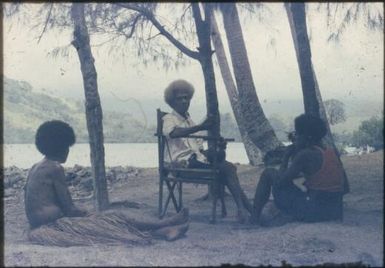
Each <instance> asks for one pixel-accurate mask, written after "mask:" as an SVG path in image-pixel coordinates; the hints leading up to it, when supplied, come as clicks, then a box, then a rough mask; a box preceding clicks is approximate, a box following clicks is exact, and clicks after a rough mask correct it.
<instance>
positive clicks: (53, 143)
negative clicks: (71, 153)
mask: <svg viewBox="0 0 385 268" xmlns="http://www.w3.org/2000/svg"><path fill="white" fill-rule="evenodd" d="M75 141H76V136H75V133H74V130H73V129H72V127H71V126H70V125H68V124H67V123H65V122H63V121H60V120H52V121H46V122H44V123H43V124H41V125H40V126H39V128H38V129H37V131H36V136H35V145H36V148H37V149H38V150H39V152H41V153H42V154H43V155H46V156H56V155H57V154H58V153H61V152H63V151H64V150H66V149H68V148H69V147H70V146H72V145H73V144H74V143H75Z"/></svg>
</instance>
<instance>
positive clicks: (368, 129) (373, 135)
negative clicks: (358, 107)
mask: <svg viewBox="0 0 385 268" xmlns="http://www.w3.org/2000/svg"><path fill="white" fill-rule="evenodd" d="M352 142H353V145H354V146H357V147H359V146H365V145H369V146H372V147H374V148H375V150H379V149H381V148H384V119H383V117H377V116H373V117H372V118H370V119H369V120H365V121H362V123H361V125H360V126H359V128H358V130H356V131H354V132H353V138H352Z"/></svg>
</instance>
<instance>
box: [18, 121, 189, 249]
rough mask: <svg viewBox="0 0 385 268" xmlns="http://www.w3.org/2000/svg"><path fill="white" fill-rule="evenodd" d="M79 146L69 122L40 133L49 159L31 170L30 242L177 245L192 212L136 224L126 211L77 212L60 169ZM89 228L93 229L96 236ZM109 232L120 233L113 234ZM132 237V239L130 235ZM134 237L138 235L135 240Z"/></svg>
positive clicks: (42, 128)
mask: <svg viewBox="0 0 385 268" xmlns="http://www.w3.org/2000/svg"><path fill="white" fill-rule="evenodd" d="M74 143H75V133H74V131H73V129H72V127H71V126H69V125H68V124H67V123H65V122H62V121H59V120H53V121H47V122H45V123H43V124H42V125H41V126H40V127H39V128H38V130H37V133H36V137H35V144H36V147H37V149H38V150H39V151H40V152H41V153H42V154H43V155H44V156H45V157H44V158H43V159H42V160H41V161H40V162H38V163H36V164H34V165H33V166H32V168H31V169H30V171H29V173H28V178H27V183H26V187H25V198H24V202H25V212H26V215H27V219H28V222H29V224H30V227H31V230H30V232H29V238H30V240H32V241H33V242H36V243H40V244H45V245H59V246H60V245H63V243H62V244H61V243H60V240H62V241H63V240H65V241H66V242H65V243H64V244H65V245H87V244H90V243H94V242H98V241H107V242H114V241H115V242H116V241H121V242H132V241H133V240H135V241H136V242H138V240H145V241H147V242H148V241H149V239H150V238H151V237H155V238H161V239H166V240H175V239H177V238H179V237H180V236H182V235H183V234H184V233H185V232H186V231H187V229H188V210H187V209H184V210H182V211H180V212H179V213H178V214H177V215H175V216H173V217H170V218H168V219H164V220H159V221H155V222H143V221H138V220H135V219H132V218H130V217H128V216H126V215H125V214H124V213H123V212H116V211H114V212H111V211H110V212H105V213H100V214H95V215H88V213H87V212H86V211H85V210H82V209H80V208H78V207H76V206H75V205H74V204H73V201H72V198H71V194H70V192H69V190H68V187H67V185H66V181H65V174H64V168H63V167H62V166H61V163H64V162H65V161H66V160H67V156H68V153H69V147H70V146H72V145H73V144H74ZM65 225H67V226H65ZM75 226H77V229H76V228H75ZM66 227H68V228H66ZM87 228H91V229H92V230H91V231H92V235H91V236H90V235H89V232H88V231H90V230H88V229H87ZM109 229H111V230H114V231H115V233H114V234H112V232H111V233H109V231H108V230H109ZM116 231H118V232H116ZM119 232H120V233H119ZM129 232H131V236H130V235H128V233H129ZM132 233H134V234H135V235H134V236H137V237H136V238H135V239H133V236H132ZM48 234H49V235H48ZM48 236H49V237H48ZM53 237H56V239H53ZM58 237H60V239H58ZM138 237H139V238H138ZM83 238H84V239H83Z"/></svg>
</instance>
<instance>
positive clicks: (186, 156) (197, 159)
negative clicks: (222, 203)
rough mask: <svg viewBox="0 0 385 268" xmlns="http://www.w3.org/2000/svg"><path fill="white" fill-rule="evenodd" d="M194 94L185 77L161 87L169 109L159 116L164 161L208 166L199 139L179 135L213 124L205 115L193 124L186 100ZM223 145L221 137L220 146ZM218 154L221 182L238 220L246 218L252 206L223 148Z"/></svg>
mask: <svg viewBox="0 0 385 268" xmlns="http://www.w3.org/2000/svg"><path fill="white" fill-rule="evenodd" d="M193 94H194V87H193V86H192V85H191V84H190V83H189V82H187V81H185V80H176V81H174V82H172V83H170V84H169V85H168V87H167V88H166V89H165V91H164V99H165V102H166V103H167V104H168V105H169V106H170V107H171V108H172V109H173V111H172V112H171V113H168V114H166V115H164V116H163V134H164V135H165V137H166V139H167V143H168V150H165V155H164V156H165V162H168V163H178V164H179V165H182V166H184V167H187V168H210V165H211V164H210V162H209V161H208V158H210V156H209V155H208V154H207V151H204V150H203V140H202V139H197V138H183V136H186V135H189V134H193V133H196V134H199V132H200V131H202V130H208V129H210V128H211V127H213V124H214V120H213V118H212V117H208V118H207V119H205V120H204V121H203V122H202V123H201V124H198V125H197V124H195V123H194V122H193V121H192V120H191V117H190V114H189V113H188V109H189V107H190V101H191V98H192V97H193ZM221 147H225V145H224V144H223V141H222V146H221ZM221 152H222V153H221V155H218V161H219V163H218V167H219V172H220V178H221V180H222V183H223V184H225V185H227V187H228V188H229V190H230V192H231V194H232V196H233V198H234V200H235V203H236V205H237V208H238V220H239V222H241V223H244V222H246V221H248V218H249V212H250V213H251V210H252V206H251V204H250V203H249V201H248V199H247V197H246V195H245V193H244V192H243V191H242V188H241V186H240V183H239V180H238V176H237V172H236V167H235V165H234V164H232V163H230V162H228V161H226V160H225V156H224V154H223V152H224V151H223V150H221Z"/></svg>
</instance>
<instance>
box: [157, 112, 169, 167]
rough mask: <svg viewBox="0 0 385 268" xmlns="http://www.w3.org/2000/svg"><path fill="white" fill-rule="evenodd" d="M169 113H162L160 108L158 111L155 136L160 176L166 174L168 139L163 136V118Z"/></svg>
mask: <svg viewBox="0 0 385 268" xmlns="http://www.w3.org/2000/svg"><path fill="white" fill-rule="evenodd" d="M166 114H167V113H166V112H162V111H161V110H160V109H159V108H158V109H156V121H157V127H156V133H155V136H157V137H158V166H159V174H161V172H162V173H163V172H164V148H165V142H166V137H165V136H164V135H163V116H165V115H166Z"/></svg>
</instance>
